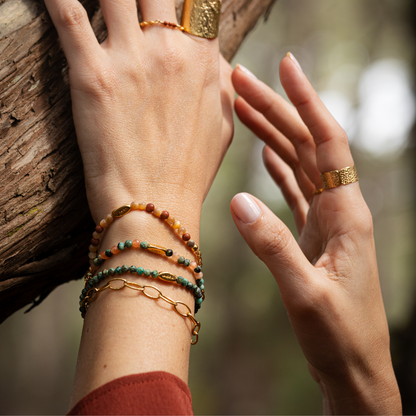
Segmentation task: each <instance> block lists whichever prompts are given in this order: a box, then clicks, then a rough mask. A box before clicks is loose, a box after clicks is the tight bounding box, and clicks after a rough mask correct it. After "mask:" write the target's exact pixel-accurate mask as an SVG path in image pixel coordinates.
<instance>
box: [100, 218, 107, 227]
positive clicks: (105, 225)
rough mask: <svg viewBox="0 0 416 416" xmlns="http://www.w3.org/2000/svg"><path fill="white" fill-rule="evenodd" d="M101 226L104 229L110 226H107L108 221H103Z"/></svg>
mask: <svg viewBox="0 0 416 416" xmlns="http://www.w3.org/2000/svg"><path fill="white" fill-rule="evenodd" d="M100 225H101V227H103V228H107V227H108V224H107V221H106V220H101V221H100Z"/></svg>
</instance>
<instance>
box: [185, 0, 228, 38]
mask: <svg viewBox="0 0 416 416" xmlns="http://www.w3.org/2000/svg"><path fill="white" fill-rule="evenodd" d="M220 17H221V0H185V4H184V6H183V12H182V22H181V26H182V27H183V28H184V31H185V32H188V33H190V34H191V35H195V36H199V37H201V38H206V39H214V38H216V37H217V36H218V32H219V29H220Z"/></svg>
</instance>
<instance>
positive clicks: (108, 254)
mask: <svg viewBox="0 0 416 416" xmlns="http://www.w3.org/2000/svg"><path fill="white" fill-rule="evenodd" d="M105 255H106V256H107V257H112V255H113V253H112V252H111V250H110V249H107V250H106V251H105Z"/></svg>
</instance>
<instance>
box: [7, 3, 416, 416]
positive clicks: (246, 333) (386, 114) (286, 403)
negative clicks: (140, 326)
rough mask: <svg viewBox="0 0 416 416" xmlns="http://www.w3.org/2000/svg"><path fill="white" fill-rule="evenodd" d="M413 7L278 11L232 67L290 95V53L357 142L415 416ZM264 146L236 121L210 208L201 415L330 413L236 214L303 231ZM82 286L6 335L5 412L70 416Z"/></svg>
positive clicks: (396, 352)
mask: <svg viewBox="0 0 416 416" xmlns="http://www.w3.org/2000/svg"><path fill="white" fill-rule="evenodd" d="M413 3H414V2H412V0H336V1H335V0H278V2H277V3H276V5H275V6H274V8H273V11H272V13H271V15H270V16H269V19H268V21H267V22H260V23H259V24H258V25H257V28H256V29H255V30H254V31H253V32H252V33H251V34H250V35H249V37H248V38H247V40H246V42H245V43H244V45H243V46H242V48H241V49H240V51H239V53H238V55H237V56H236V57H235V59H234V61H233V64H236V63H241V64H243V65H244V66H246V67H247V68H249V69H250V70H251V71H252V72H253V73H254V74H255V75H256V76H257V77H258V78H260V79H262V80H263V81H264V82H266V83H267V84H268V85H270V86H271V87H272V88H274V89H275V90H276V91H278V92H279V93H281V94H282V95H283V96H285V94H284V91H283V90H282V88H281V86H280V83H279V76H278V66H279V62H280V60H281V59H282V58H283V57H284V55H285V54H286V52H288V51H291V52H292V53H293V54H294V55H295V56H296V57H297V59H298V60H299V62H300V64H301V65H302V67H303V69H304V71H305V73H306V74H307V75H308V77H309V78H310V80H311V81H312V83H313V85H314V86H315V88H316V89H317V90H318V92H319V93H320V95H321V97H322V99H323V100H324V102H325V103H326V105H327V106H328V107H329V109H330V110H331V111H332V112H333V114H334V115H335V117H336V118H337V120H338V121H339V122H340V124H341V125H342V126H343V127H344V129H346V131H347V133H348V135H349V138H350V142H351V146H352V149H353V153H354V158H355V161H356V165H357V167H358V171H359V174H360V185H361V189H362V191H363V193H364V196H365V199H366V201H367V203H368V204H369V206H370V209H371V211H372V214H373V217H374V224H375V237H376V246H377V252H378V261H379V269H380V277H381V282H382V290H383V295H384V300H385V305H386V311H387V316H388V320H389V324H390V328H391V331H392V342H393V357H394V362H395V365H396V369H397V374H398V376H399V381H400V383H401V385H402V386H401V387H402V392H403V395H404V396H403V397H404V400H405V412H407V413H408V414H415V412H416V409H415V408H414V407H412V406H413V405H412V403H411V400H412V399H411V397H412V394H411V392H412V391H413V392H414V391H416V390H414V389H412V387H413V386H414V385H415V384H414V383H415V381H412V376H413V379H414V378H415V374H416V359H415V358H414V356H415V355H416V354H415V351H416V313H415V301H414V299H415V296H414V295H415V293H416V290H415V289H416V288H415V283H414V281H415V279H414V277H415V272H414V265H415V261H414V259H415V257H416V247H415V240H414V238H413V234H414V231H415V226H414V218H415V215H414V214H415V191H416V189H415V186H414V183H415V166H416V158H415V150H414V147H415V140H414V138H412V137H413V136H414V132H413V125H414V119H415V110H416V105H415V97H414V75H413V74H414V68H415V60H414V58H415V33H414V31H413V27H414V26H415V23H416V17H415V16H416V7H415V5H413ZM262 147H263V144H262V142H260V141H259V140H258V139H256V137H254V136H253V134H251V133H250V132H249V131H247V129H245V128H244V127H243V126H242V125H241V123H239V122H238V120H236V131H235V138H234V142H233V144H232V146H231V148H230V151H229V152H228V154H227V156H226V158H225V161H224V164H223V166H222V168H221V170H220V172H219V175H218V177H217V179H216V181H215V183H214V186H213V189H212V191H211V193H210V194H209V196H208V198H207V200H206V202H205V204H204V208H203V216H202V230H201V236H202V237H201V243H200V246H201V249H202V251H203V253H204V264H205V275H206V288H207V295H208V296H207V300H206V302H205V306H204V308H203V309H202V310H201V312H200V313H199V314H198V318H199V319H200V321H201V323H202V329H201V337H200V341H199V343H198V345H197V346H195V347H193V348H192V351H191V371H190V388H191V390H192V394H193V402H194V411H195V414H319V413H321V412H322V405H321V397H320V393H319V390H318V387H317V386H316V385H315V383H314V382H313V381H312V379H311V377H310V376H309V373H308V370H307V367H306V361H305V359H304V358H303V355H302V353H301V351H300V348H299V347H298V345H297V342H296V339H295V337H294V335H293V333H292V330H291V328H290V325H289V322H288V319H287V315H286V312H285V310H284V308H283V305H282V302H281V299H280V295H279V291H278V288H277V285H276V283H275V281H274V279H273V277H272V276H271V274H270V273H269V271H268V270H267V268H266V267H265V266H264V265H263V264H262V263H261V262H260V261H259V260H258V259H257V257H256V256H254V255H253V254H252V253H251V251H250V250H249V249H248V247H246V245H245V243H244V241H243V239H242V238H241V237H240V235H239V233H238V232H237V229H236V228H235V226H234V223H233V221H232V219H231V215H230V212H229V202H230V200H231V199H232V197H233V196H234V195H235V194H236V193H238V192H241V191H246V192H250V193H252V194H254V195H255V196H257V197H258V198H260V199H261V200H263V201H264V202H265V203H266V204H268V205H269V206H270V207H271V208H272V209H273V210H274V212H275V213H276V214H277V215H278V216H279V217H280V218H281V219H283V220H284V221H285V222H286V223H287V224H288V225H289V227H290V228H291V229H292V230H293V232H294V233H295V232H296V231H295V228H294V223H293V220H292V217H291V214H290V211H289V210H288V208H287V206H286V204H285V202H284V200H283V198H282V196H281V193H280V191H279V189H278V188H277V187H276V185H275V184H274V183H273V182H272V180H271V179H270V178H269V177H268V174H267V172H266V170H265V168H264V167H263V163H262V160H261V150H262ZM213 224H215V226H214V227H213V226H212V225H213ZM218 230H221V232H220V233H218ZM81 287H82V282H81V281H75V282H71V283H69V284H66V285H64V286H61V287H60V288H58V289H57V290H55V291H54V292H53V293H52V294H51V295H50V296H49V297H48V298H47V299H46V300H45V301H44V302H43V303H42V305H40V306H39V307H37V308H35V309H34V310H33V311H32V312H30V313H29V314H27V315H24V314H23V311H19V312H18V313H16V314H15V315H14V316H12V317H10V318H9V319H7V320H6V321H5V323H3V324H2V325H1V326H0V374H1V375H0V413H1V414H62V413H65V412H66V411H67V410H68V409H67V406H68V402H69V396H70V394H71V386H72V380H73V376H74V372H75V364H76V357H77V349H78V345H79V340H80V334H81V326H82V319H81V318H80V316H79V314H78V296H79V291H80V290H81ZM412 383H413V384H412Z"/></svg>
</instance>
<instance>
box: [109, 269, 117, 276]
mask: <svg viewBox="0 0 416 416" xmlns="http://www.w3.org/2000/svg"><path fill="white" fill-rule="evenodd" d="M108 274H109V275H110V276H114V275H115V274H116V270H115V269H113V268H111V269H108Z"/></svg>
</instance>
